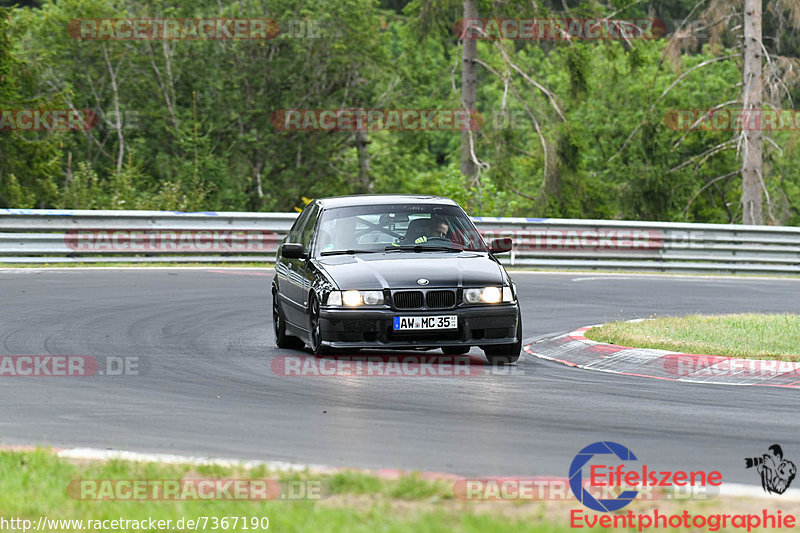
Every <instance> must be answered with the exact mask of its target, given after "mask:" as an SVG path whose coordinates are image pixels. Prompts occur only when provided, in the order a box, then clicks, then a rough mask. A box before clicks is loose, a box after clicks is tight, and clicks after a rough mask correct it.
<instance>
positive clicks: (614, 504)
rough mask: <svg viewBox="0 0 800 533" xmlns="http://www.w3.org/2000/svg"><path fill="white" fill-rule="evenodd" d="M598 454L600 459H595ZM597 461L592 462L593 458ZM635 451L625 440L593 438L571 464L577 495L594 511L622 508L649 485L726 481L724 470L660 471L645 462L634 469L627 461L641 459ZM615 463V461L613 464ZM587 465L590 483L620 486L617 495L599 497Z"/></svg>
mask: <svg viewBox="0 0 800 533" xmlns="http://www.w3.org/2000/svg"><path fill="white" fill-rule="evenodd" d="M595 457H597V460H595ZM593 460H595V461H594V463H593V464H591V465H589V463H590V461H593ZM638 460H639V459H638V458H637V457H636V455H634V453H633V452H632V451H631V450H629V449H628V448H626V447H625V446H623V445H622V444H619V443H616V442H610V441H601V442H593V443H592V444H590V445H588V446H586V447H585V448H583V449H582V450H581V451H579V452H578V454H577V455H576V456H575V459H573V460H572V464H571V465H570V467H569V486H570V489H572V493H573V494H574V495H575V498H576V499H577V500H578V501H579V502H581V503H582V504H583V505H584V506H585V507H588V508H589V509H592V510H593V511H600V512H611V511H618V510H620V509H622V508H623V507H625V506H626V505H628V504H629V503H631V502H632V501H633V500H634V499H635V498H636V496H637V495H638V494H639V490H638V489H644V488H646V487H671V488H673V489H674V488H676V487H692V488H695V487H707V486H708V485H711V486H714V487H718V486H719V485H721V484H722V474H721V473H720V472H718V471H716V470H714V471H711V472H705V471H695V472H687V471H685V470H675V471H658V470H654V469H652V468H649V467H648V466H647V464H641V465H640V466H639V467H638V468H635V469H631V468H629V467H628V465H627V464H626V463H627V462H630V461H638ZM618 462H621V464H619V463H618ZM611 463H614V464H611ZM584 467H587V468H588V470H589V484H588V486H589V487H605V488H611V487H613V488H616V489H620V491H621V492H620V493H619V494H618V495H617V497H616V498H595V497H594V496H593V495H592V493H591V492H589V490H587V488H586V486H585V484H584V481H583V479H584V478H583V476H584Z"/></svg>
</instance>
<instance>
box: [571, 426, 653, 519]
mask: <svg viewBox="0 0 800 533" xmlns="http://www.w3.org/2000/svg"><path fill="white" fill-rule="evenodd" d="M602 454H606V455H615V456H616V457H617V458H618V459H619V460H620V461H638V459H637V458H636V456H635V455H634V454H633V452H632V451H630V450H629V449H628V448H626V447H625V446H623V445H622V444H618V443H616V442H610V441H603V442H593V443H592V444H590V445H588V446H587V447H585V448H584V449H582V450H581V451H579V452H578V454H577V455H576V456H575V459H573V460H572V464H571V465H570V467H569V487H570V488H571V489H572V494H574V495H575V497H576V498H577V499H578V501H579V502H581V503H582V504H583V505H585V506H586V507H588V508H589V509H592V510H593V511H600V512H603V513H608V512H610V511H618V510H620V509H622V508H623V507H625V506H626V505H628V504H629V503H631V502H632V501H633V499H634V498H636V495H637V494H639V491H638V490H626V491H623V492H622V493H620V495H619V496H617V497H616V498H609V499H602V498H595V497H594V496H592V495H591V494H590V493H589V491H588V490H586V489H585V488H584V487H583V466H584V465H585V464H586V463H588V462H589V461H590V460H591V459H592V457H594V456H595V455H602Z"/></svg>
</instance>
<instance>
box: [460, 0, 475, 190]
mask: <svg viewBox="0 0 800 533" xmlns="http://www.w3.org/2000/svg"><path fill="white" fill-rule="evenodd" d="M475 1H476V0H464V22H465V27H467V26H468V24H469V20H470V19H476V18H478V8H477V7H476V5H475ZM464 37H465V38H464V39H463V40H462V42H463V45H464V52H463V55H462V59H463V62H462V64H461V108H462V109H466V110H469V111H475V106H476V102H477V100H478V76H477V64H476V63H475V60H476V59H477V58H478V41H477V39H475V38H471V39H469V38H466V34H465V35H464ZM476 172H477V168H476V166H475V162H474V161H473V159H472V153H471V150H470V131H462V132H461V174H462V175H463V176H465V177H467V178H470V179H471V178H474V177H475V174H476Z"/></svg>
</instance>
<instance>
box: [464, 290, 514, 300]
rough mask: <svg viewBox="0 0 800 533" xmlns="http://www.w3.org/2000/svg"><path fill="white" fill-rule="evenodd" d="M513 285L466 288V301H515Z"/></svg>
mask: <svg viewBox="0 0 800 533" xmlns="http://www.w3.org/2000/svg"><path fill="white" fill-rule="evenodd" d="M513 301H514V296H513V295H512V294H511V287H502V288H501V287H483V288H482V289H464V303H466V304H477V303H485V304H496V303H500V302H513Z"/></svg>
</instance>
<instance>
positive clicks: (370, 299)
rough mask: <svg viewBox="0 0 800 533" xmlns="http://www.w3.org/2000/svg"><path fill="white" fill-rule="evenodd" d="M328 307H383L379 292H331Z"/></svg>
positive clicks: (381, 295)
mask: <svg viewBox="0 0 800 533" xmlns="http://www.w3.org/2000/svg"><path fill="white" fill-rule="evenodd" d="M327 303H328V305H336V306H342V305H344V306H346V307H358V306H359V305H383V292H381V291H331V292H330V293H329V294H328V301H327Z"/></svg>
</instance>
